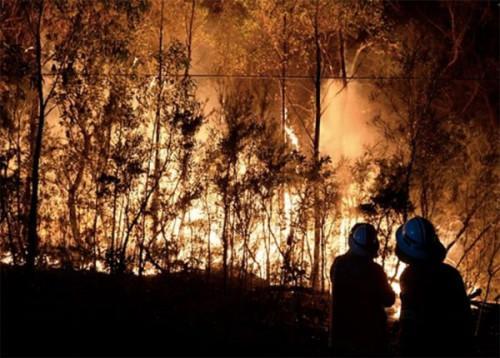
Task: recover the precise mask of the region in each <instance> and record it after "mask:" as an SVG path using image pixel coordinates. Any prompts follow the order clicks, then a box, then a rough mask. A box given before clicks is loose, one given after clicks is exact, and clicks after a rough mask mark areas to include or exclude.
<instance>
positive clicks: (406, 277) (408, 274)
mask: <svg viewBox="0 0 500 358" xmlns="http://www.w3.org/2000/svg"><path fill="white" fill-rule="evenodd" d="M416 274H417V270H416V268H415V267H414V266H412V265H408V266H406V267H405V269H404V270H403V272H402V273H401V276H399V282H400V284H401V285H403V284H405V283H406V282H408V281H411V280H413V277H415V275H416Z"/></svg>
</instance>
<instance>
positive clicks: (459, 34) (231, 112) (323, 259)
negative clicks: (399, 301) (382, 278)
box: [0, 0, 500, 299]
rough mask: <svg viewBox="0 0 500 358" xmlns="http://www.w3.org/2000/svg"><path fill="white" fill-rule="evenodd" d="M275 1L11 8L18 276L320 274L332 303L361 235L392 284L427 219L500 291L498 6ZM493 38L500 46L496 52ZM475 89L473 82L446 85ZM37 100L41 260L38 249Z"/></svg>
mask: <svg viewBox="0 0 500 358" xmlns="http://www.w3.org/2000/svg"><path fill="white" fill-rule="evenodd" d="M258 3H259V4H253V5H252V4H251V3H250V2H248V3H246V2H238V1H230V2H224V3H223V2H203V1H194V2H193V3H189V4H187V3H185V2H183V1H166V2H164V3H163V2H161V1H151V2H149V1H131V2H126V3H124V2H120V1H116V2H113V1H112V2H100V1H92V2H79V1H69V2H67V3H64V4H62V3H60V2H55V1H35V2H33V4H26V3H25V2H22V1H14V0H13V1H10V2H4V3H2V5H1V6H2V7H3V10H4V11H2V19H1V20H2V32H1V40H2V50H1V53H0V56H1V57H2V61H1V62H2V78H1V81H0V91H1V94H0V95H1V99H2V103H1V104H2V106H1V116H2V117H1V123H0V124H1V127H0V130H1V136H0V180H1V181H0V190H1V199H0V205H1V206H0V235H1V239H2V241H1V255H2V261H3V262H9V263H14V264H18V265H19V264H24V263H26V262H28V261H29V260H30V255H33V254H35V256H36V265H38V266H44V265H48V266H61V267H65V268H74V269H95V270H99V271H107V272H113V273H120V272H134V273H136V274H140V275H148V274H155V273H159V272H175V271H181V270H205V271H206V272H207V274H208V275H210V274H211V273H213V272H214V271H219V270H220V271H222V272H224V276H225V278H226V280H227V279H229V278H234V279H239V280H241V282H243V283H246V284H251V283H252V280H253V281H255V280H256V277H258V278H260V279H262V280H265V281H266V282H267V283H272V284H283V285H297V286H304V285H309V284H310V279H311V271H312V268H313V265H314V264H315V261H318V262H316V264H317V265H318V267H319V272H318V275H319V277H320V279H319V282H320V286H319V287H318V288H319V289H322V290H327V289H328V288H329V279H328V275H329V273H328V271H329V270H328V269H329V266H330V265H331V263H332V261H333V259H334V257H335V256H336V255H338V254H340V253H343V252H345V251H346V249H347V235H348V232H349V230H350V228H351V227H352V225H353V224H354V223H355V222H357V221H360V220H367V221H370V222H372V223H373V224H374V225H375V226H376V227H377V228H378V229H379V233H380V234H379V235H380V239H381V252H380V258H379V260H380V263H381V264H382V265H383V266H384V268H385V269H386V272H387V274H388V276H389V278H390V279H391V282H392V284H393V286H394V287H395V288H397V281H398V277H399V274H400V272H401V271H402V265H401V264H400V263H398V262H397V260H396V258H395V256H394V253H393V252H394V244H395V243H394V232H395V229H396V228H397V227H398V226H399V225H400V224H401V223H402V222H403V221H404V220H405V219H406V218H407V217H408V216H409V215H413V214H419V215H423V216H426V217H428V218H430V219H431V220H433V221H434V222H435V223H436V225H437V228H438V231H439V233H440V236H441V239H442V240H443V241H444V242H445V243H446V244H447V245H448V248H449V253H448V260H449V262H450V263H452V264H454V265H455V266H457V267H458V268H459V269H460V270H461V271H462V273H463V275H464V277H465V281H466V284H467V286H468V289H470V290H473V289H474V288H475V287H484V288H486V287H487V288H488V291H491V292H493V294H491V293H489V295H490V297H489V298H490V299H492V298H493V297H494V296H495V295H497V294H498V285H497V284H496V282H497V281H498V280H496V274H497V272H498V269H499V267H500V266H499V262H498V250H499V247H500V242H499V240H498V235H497V234H496V230H497V229H498V219H499V218H498V202H499V201H498V180H497V179H498V165H497V160H498V152H497V147H496V143H497V140H495V139H496V134H495V133H496V132H497V131H496V129H497V123H498V88H497V85H498V82H497V81H496V80H493V81H491V77H494V78H497V77H498V59H497V58H496V57H495V48H496V49H497V50H498V44H496V45H495V43H497V42H498V41H497V42H495V39H498V32H497V31H496V32H495V31H494V30H492V28H496V27H495V24H498V14H497V13H496V12H495V11H494V9H493V8H492V5H491V4H488V3H475V4H465V3H456V4H455V3H446V4H445V3H443V4H437V5H436V9H435V10H436V12H435V13H433V15H430V13H425V14H419V15H415V16H410V15H409V14H410V13H412V5H411V4H406V5H405V4H398V5H396V6H395V7H390V6H388V5H387V4H385V3H377V2H374V3H364V2H353V3H352V4H351V5H352V6H350V8H349V6H347V5H346V4H344V3H338V4H337V3H332V2H328V1H319V2H318V6H320V7H321V10H322V12H321V14H322V16H321V17H320V18H319V19H318V21H317V23H316V25H317V28H314V26H313V25H314V22H311V21H310V18H311V14H313V13H314V8H309V7H308V6H307V5H306V4H305V3H302V2H297V3H295V2H293V1H290V2H284V5H283V6H284V7H283V8H281V7H280V6H281V5H280V6H277V5H276V6H272V5H273V4H272V3H274V2H267V1H262V2H258ZM39 5H40V6H42V8H43V10H44V11H43V12H40V11H39V9H40V7H37V6H39ZM188 5H189V6H188ZM192 5H193V6H194V7H192ZM162 7H164V10H163V11H164V16H163V17H162V16H160V14H161V11H160V10H161V8H162ZM68 14H72V15H74V16H69V15H68ZM273 14H274V15H273ZM276 14H278V15H279V16H278V15H276ZM284 14H286V16H282V15H284ZM333 15H338V19H340V20H338V21H334V20H333V19H334V18H337V17H335V16H333ZM38 18H40V20H41V25H40V31H39V35H40V41H41V43H40V46H41V47H40V48H41V53H40V58H39V59H37V56H36V54H35V51H34V50H35V49H36V46H35V42H36V34H37V32H36V31H35V32H34V34H35V35H33V32H30V29H31V30H33V26H34V21H35V20H36V21H38ZM285 19H286V21H285ZM36 21H35V22H36ZM367 22H368V23H371V24H372V25H370V26H369V27H365V25H364V24H366V23H367ZM315 30H317V35H318V39H319V41H320V50H321V52H320V56H321V60H322V62H321V63H322V68H321V71H320V72H321V73H320V75H321V76H320V80H321V89H322V91H321V93H322V97H321V98H320V104H321V137H320V138H319V140H320V142H319V143H320V152H321V156H320V157H319V158H318V159H317V160H315V158H314V157H313V155H312V154H313V143H314V138H313V136H314V134H313V133H314V132H315V130H314V129H315V127H314V120H313V118H314V106H313V103H314V102H315V101H314V96H315V92H314V83H313V82H312V81H311V80H312V79H313V75H314V66H313V65H311V63H312V62H313V61H314V59H313V58H312V57H311V53H310V50H311V49H312V48H313V46H312V42H311V38H312V37H313V36H314V34H315ZM492 31H493V32H492ZM490 33H493V34H494V36H493V39H490V40H489V42H487V43H488V44H491V46H490V47H486V49H485V48H479V47H478V43H479V42H478V41H480V40H481V41H483V40H484V38H486V37H487V35H486V34H490ZM495 36H496V37H495ZM67 39H74V40H73V41H71V42H68V41H67ZM484 41H486V40H484ZM495 46H497V47H495ZM160 49H161V50H160ZM38 60H39V61H38ZM37 61H38V63H40V64H41V66H42V73H41V74H37V72H36V64H37ZM276 68H280V71H276ZM201 73H210V74H211V76H209V78H207V77H206V76H198V75H199V74H201ZM197 74H198V75H197ZM283 74H285V76H283ZM492 74H493V75H492ZM228 75H229V76H228ZM353 76H354V77H360V78H361V79H359V80H354V79H352V78H351V77H353ZM460 76H461V77H468V78H470V79H469V80H464V79H456V80H454V81H453V80H449V79H450V78H452V79H453V78H458V77H460ZM331 77H338V78H337V79H331ZM488 77H490V78H488ZM37 81H38V82H37ZM36 83H39V84H41V85H42V87H41V88H40V87H37V86H35V84H36ZM40 91H43V94H42V97H43V101H44V104H43V106H42V107H43V108H42V112H43V115H44V116H45V121H46V126H45V128H42V129H43V133H42V134H43V137H42V141H41V147H40V150H41V154H40V169H39V179H38V180H39V184H40V188H39V191H38V192H39V197H40V199H39V200H38V203H37V205H36V208H37V213H38V216H37V217H38V224H37V226H36V227H35V228H36V229H37V237H36V239H37V243H38V251H37V252H36V253H35V252H33V250H31V249H30V248H29V247H28V241H27V237H28V231H29V230H28V228H29V227H30V224H29V220H28V217H29V211H30V208H31V207H32V205H31V204H30V199H31V198H32V194H31V193H32V189H33V185H32V182H33V178H32V174H31V172H32V168H33V158H34V156H36V141H35V134H36V130H37V128H39V125H40V122H39V121H40V113H41V112H40V109H37V107H36V105H35V101H36V99H37V96H39V95H40ZM281 117H284V118H283V120H281ZM35 189H36V188H35ZM317 207H319V209H320V210H319V211H318V210H315V208H317ZM316 220H317V221H316ZM315 222H317V223H319V225H320V241H319V242H317V241H315V239H314V234H315V232H314V229H315V228H314V223H315ZM31 237H33V236H31ZM315 245H319V246H317V247H315ZM315 248H317V249H318V250H319V256H316V255H315V254H314V252H315ZM486 298H487V297H486ZM486 298H485V299H486Z"/></svg>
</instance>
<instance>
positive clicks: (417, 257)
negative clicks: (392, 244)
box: [396, 225, 446, 263]
mask: <svg viewBox="0 0 500 358" xmlns="http://www.w3.org/2000/svg"><path fill="white" fill-rule="evenodd" d="M396 255H397V256H398V257H399V258H400V260H401V261H403V262H406V263H410V262H413V261H431V260H432V261H434V260H437V261H443V260H444V258H445V256H446V249H445V248H444V246H443V244H442V243H441V242H440V241H439V240H438V239H437V238H436V241H435V242H434V243H433V245H432V247H430V248H429V249H428V250H422V249H418V248H415V247H411V246H410V245H409V244H408V243H407V240H405V237H404V233H403V225H401V226H400V227H399V228H398V229H397V230H396Z"/></svg>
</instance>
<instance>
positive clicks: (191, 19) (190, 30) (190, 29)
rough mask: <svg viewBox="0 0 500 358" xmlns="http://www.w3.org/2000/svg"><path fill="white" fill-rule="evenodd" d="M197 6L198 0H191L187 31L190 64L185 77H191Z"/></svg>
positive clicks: (187, 66)
mask: <svg viewBox="0 0 500 358" xmlns="http://www.w3.org/2000/svg"><path fill="white" fill-rule="evenodd" d="M195 8H196V0H191V13H190V16H189V25H188V33H187V46H186V47H187V58H188V64H187V65H186V69H185V71H184V78H187V77H189V68H190V67H191V48H192V43H193V23H194V13H195Z"/></svg>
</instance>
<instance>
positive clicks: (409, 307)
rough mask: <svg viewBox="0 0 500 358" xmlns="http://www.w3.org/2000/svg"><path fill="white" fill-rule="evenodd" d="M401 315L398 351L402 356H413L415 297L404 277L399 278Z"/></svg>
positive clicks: (410, 285) (415, 316) (415, 329)
mask: <svg viewBox="0 0 500 358" xmlns="http://www.w3.org/2000/svg"><path fill="white" fill-rule="evenodd" d="M400 286H401V294H400V297H401V314H400V318H399V323H400V326H399V327H400V330H399V349H400V353H401V355H403V356H407V355H412V354H415V345H416V344H417V343H416V341H417V297H416V292H415V290H414V287H412V284H411V282H408V278H407V277H406V275H404V274H403V275H402V276H401V278H400Z"/></svg>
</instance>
